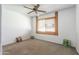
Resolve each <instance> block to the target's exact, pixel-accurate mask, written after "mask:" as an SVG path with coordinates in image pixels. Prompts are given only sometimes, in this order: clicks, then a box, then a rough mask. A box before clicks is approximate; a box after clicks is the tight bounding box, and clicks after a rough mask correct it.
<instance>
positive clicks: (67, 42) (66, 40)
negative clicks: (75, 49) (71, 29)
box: [63, 39, 71, 47]
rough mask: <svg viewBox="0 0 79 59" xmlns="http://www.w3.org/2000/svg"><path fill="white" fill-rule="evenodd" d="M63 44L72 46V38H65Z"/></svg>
mask: <svg viewBox="0 0 79 59" xmlns="http://www.w3.org/2000/svg"><path fill="white" fill-rule="evenodd" d="M63 45H64V46H65V47H71V42H70V40H68V39H64V40H63Z"/></svg>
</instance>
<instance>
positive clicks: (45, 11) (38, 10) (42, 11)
mask: <svg viewBox="0 0 79 59" xmlns="http://www.w3.org/2000/svg"><path fill="white" fill-rule="evenodd" d="M37 11H39V12H44V13H46V11H43V10H37Z"/></svg>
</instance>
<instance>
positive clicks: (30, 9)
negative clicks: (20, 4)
mask: <svg viewBox="0 0 79 59" xmlns="http://www.w3.org/2000/svg"><path fill="white" fill-rule="evenodd" d="M24 8H28V9H30V10H33V9H32V8H29V7H26V6H24Z"/></svg>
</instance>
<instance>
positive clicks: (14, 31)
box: [1, 5, 31, 45]
mask: <svg viewBox="0 0 79 59" xmlns="http://www.w3.org/2000/svg"><path fill="white" fill-rule="evenodd" d="M1 23H2V24H1V26H2V28H1V29H2V31H1V34H2V38H1V39H2V45H6V44H10V43H13V42H15V39H16V37H18V36H22V38H23V39H28V38H29V36H30V32H31V21H30V18H29V17H28V16H26V15H23V14H20V13H18V12H16V11H14V10H10V9H8V8H6V5H2V22H1Z"/></svg>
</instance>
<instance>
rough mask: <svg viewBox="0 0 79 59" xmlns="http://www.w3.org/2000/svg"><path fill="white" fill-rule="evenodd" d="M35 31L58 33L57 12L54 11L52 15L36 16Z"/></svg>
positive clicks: (50, 33)
mask: <svg viewBox="0 0 79 59" xmlns="http://www.w3.org/2000/svg"><path fill="white" fill-rule="evenodd" d="M36 33H39V34H49V35H58V12H55V16H54V17H48V18H41V19H39V18H38V17H36Z"/></svg>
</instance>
